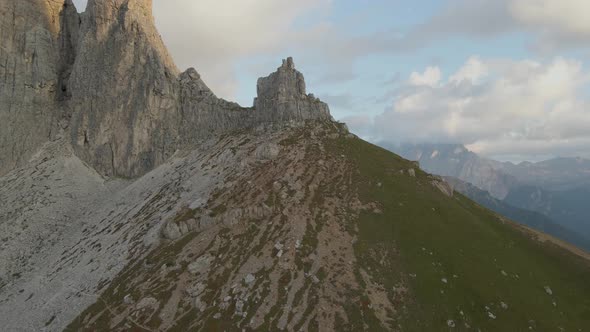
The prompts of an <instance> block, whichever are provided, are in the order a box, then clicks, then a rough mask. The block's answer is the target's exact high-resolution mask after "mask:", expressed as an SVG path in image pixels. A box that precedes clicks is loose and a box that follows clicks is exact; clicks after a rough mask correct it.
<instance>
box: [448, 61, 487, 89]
mask: <svg viewBox="0 0 590 332" xmlns="http://www.w3.org/2000/svg"><path fill="white" fill-rule="evenodd" d="M487 75H488V67H487V66H486V64H485V63H483V62H482V61H481V59H479V57H472V58H470V59H469V60H467V63H466V64H465V65H464V66H463V67H461V69H459V71H457V73H455V74H454V75H452V76H451V78H450V79H449V81H451V82H453V83H457V84H458V83H461V82H462V81H469V82H471V83H474V84H477V83H479V82H480V81H481V80H482V79H484V78H485V77H486V76H487Z"/></svg>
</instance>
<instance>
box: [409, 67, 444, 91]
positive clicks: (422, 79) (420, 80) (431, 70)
mask: <svg viewBox="0 0 590 332" xmlns="http://www.w3.org/2000/svg"><path fill="white" fill-rule="evenodd" d="M441 76H442V74H441V72H440V68H438V67H428V68H426V70H424V73H422V74H420V73H417V72H413V73H412V74H411V75H410V84H412V85H416V86H420V85H425V86H430V87H434V86H436V85H437V84H438V82H439V81H440V78H441Z"/></svg>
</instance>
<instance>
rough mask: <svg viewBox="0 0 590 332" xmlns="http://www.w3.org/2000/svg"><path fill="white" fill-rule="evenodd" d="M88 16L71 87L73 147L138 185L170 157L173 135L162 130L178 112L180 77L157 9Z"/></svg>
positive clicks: (123, 4) (102, 1)
mask: <svg viewBox="0 0 590 332" xmlns="http://www.w3.org/2000/svg"><path fill="white" fill-rule="evenodd" d="M87 8H88V9H87V11H86V13H85V14H84V17H83V22H82V27H81V33H80V45H79V49H78V55H77V58H76V61H75V64H74V66H73V70H72V75H71V78H70V80H69V86H70V87H71V92H72V99H71V100H70V103H69V105H70V107H71V112H72V114H73V118H72V123H71V124H72V126H71V134H72V143H73V144H74V147H75V151H76V153H77V154H78V155H79V156H80V157H81V158H82V159H84V160H85V161H87V162H88V163H90V164H91V165H93V166H94V167H95V168H96V169H97V170H98V171H99V172H101V173H103V174H105V175H109V176H110V175H116V176H125V177H134V176H137V175H140V174H143V173H144V172H145V171H146V170H149V169H151V168H153V166H154V165H156V164H159V163H161V162H162V161H164V160H165V159H166V158H167V157H169V154H168V153H169V151H168V150H167V149H166V148H165V144H166V143H167V142H169V141H171V140H172V139H173V137H171V136H172V135H173V133H171V132H168V131H165V130H164V129H165V128H164V127H163V126H162V124H164V123H167V122H169V118H170V117H171V116H173V115H174V113H175V110H176V109H177V98H176V96H177V94H178V84H177V70H176V68H175V67H174V65H173V63H172V60H171V58H170V56H169V55H168V52H167V51H166V48H165V47H164V45H163V42H162V40H161V39H160V36H159V35H158V34H157V31H156V29H155V27H154V20H153V17H152V14H151V1H146V0H129V1H127V0H91V1H89V2H88V7H87ZM172 152H173V151H172Z"/></svg>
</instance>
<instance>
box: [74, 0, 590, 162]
mask: <svg viewBox="0 0 590 332" xmlns="http://www.w3.org/2000/svg"><path fill="white" fill-rule="evenodd" d="M74 2H75V3H76V5H77V7H78V9H79V10H80V11H83V9H84V7H85V1H84V0H74ZM153 2H154V16H155V19H156V24H157V26H158V29H159V31H160V33H161V34H162V37H163V39H164V42H165V43H166V45H167V46H168V48H169V49H170V52H171V54H172V56H173V57H174V59H175V61H176V63H177V65H178V67H179V68H180V69H181V70H184V69H186V68H188V67H194V68H196V69H197V71H198V72H199V73H200V74H201V76H202V77H203V79H204V80H205V82H206V83H207V84H208V85H209V86H210V87H211V88H212V89H213V91H214V92H215V93H216V94H217V95H218V96H220V97H223V98H226V99H229V100H232V101H237V102H239V103H240V104H242V105H244V106H251V105H252V101H253V98H254V96H255V94H256V80H257V78H258V77H261V76H266V75H268V74H269V73H270V72H272V71H274V70H275V69H276V68H277V67H278V66H279V65H280V63H281V59H283V58H286V57H287V56H293V57H294V59H295V65H296V67H297V69H298V70H300V71H301V72H302V73H303V74H304V75H305V78H306V83H307V88H308V92H311V93H314V94H315V95H316V96H318V97H319V98H320V99H322V100H323V101H325V102H327V103H328V104H329V105H330V109H331V112H332V115H333V116H334V118H335V119H337V120H339V121H343V122H346V123H347V124H348V126H349V128H350V129H351V131H353V132H354V133H356V134H357V135H359V136H361V137H363V138H365V139H367V140H369V141H372V142H389V143H401V142H409V143H452V144H464V145H466V146H467V147H468V148H469V149H470V150H472V151H475V152H477V153H479V154H481V155H484V156H487V157H490V158H495V159H499V160H510V161H523V160H529V161H536V160H542V159H548V158H553V157H558V156H562V157H567V156H582V157H587V158H590V68H589V67H590V64H589V63H588V59H590V2H589V1H587V0H446V1H445V0H413V1H407V0H406V1H401V0H298V1H293V0H153Z"/></svg>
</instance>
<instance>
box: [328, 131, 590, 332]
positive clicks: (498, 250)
mask: <svg viewBox="0 0 590 332" xmlns="http://www.w3.org/2000/svg"><path fill="white" fill-rule="evenodd" d="M331 149H332V152H333V153H336V154H341V155H345V156H347V159H348V160H349V162H351V163H353V165H354V167H356V168H357V169H358V172H357V175H356V177H357V178H356V179H355V181H354V182H355V183H356V184H357V185H358V191H359V194H360V197H361V200H362V201H363V202H364V203H368V202H378V205H379V206H380V209H381V210H382V213H363V214H362V215H361V217H360V220H358V237H359V241H358V243H357V244H356V245H355V252H356V254H357V256H358V258H359V263H360V268H363V269H365V270H369V271H371V274H372V275H373V277H375V278H376V279H377V280H378V281H379V282H381V283H382V284H383V285H385V288H386V289H388V290H389V296H390V297H391V298H393V299H394V303H399V304H401V305H402V306H403V312H402V314H401V316H400V317H401V318H400V319H398V321H397V323H398V326H399V327H401V330H403V331H443V330H451V329H452V330H474V331H477V330H478V329H481V331H529V330H536V331H560V330H565V331H585V330H587V329H588V327H590V282H589V281H590V267H589V264H588V261H586V260H584V259H582V258H580V257H578V256H575V255H573V254H571V253H570V252H567V251H565V250H564V249H561V248H558V247H555V246H553V245H549V244H543V243H540V242H538V241H535V240H532V239H530V238H529V236H528V235H527V234H524V233H523V232H522V231H520V230H517V229H516V228H514V227H513V226H512V225H510V224H505V223H503V222H501V220H500V219H499V218H498V217H497V216H496V215H494V214H493V213H492V212H490V211H489V210H486V209H484V208H482V207H480V206H478V205H476V204H475V203H473V202H472V201H470V200H468V199H466V198H465V197H463V196H462V195H459V194H455V196H454V197H447V196H445V195H443V194H442V193H441V192H440V191H438V189H436V188H435V187H434V186H432V185H430V182H431V176H430V175H428V174H426V173H423V172H421V171H418V170H417V171H416V173H417V174H416V178H414V177H411V176H409V175H407V174H406V175H400V173H399V170H403V169H408V168H409V167H413V165H412V164H411V163H410V162H408V161H405V160H403V159H401V158H400V157H398V156H396V155H394V154H393V153H390V152H388V151H386V150H384V149H381V148H379V147H376V146H373V145H371V144H369V143H366V142H364V141H362V140H359V139H338V140H335V141H333V144H331ZM402 284H406V285H409V287H408V289H404V288H403V287H400V285H402ZM546 287H548V288H547V289H546ZM549 293H552V294H549ZM352 307H354V305H353V306H352ZM350 310H353V311H354V310H358V311H362V307H361V308H360V309H359V308H357V309H354V308H351V309H350ZM359 317H361V316H359ZM451 321H452V322H451ZM365 323H367V324H369V323H370V322H365ZM449 325H450V326H454V328H451V327H449ZM349 330H354V328H352V327H351V328H349Z"/></svg>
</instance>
